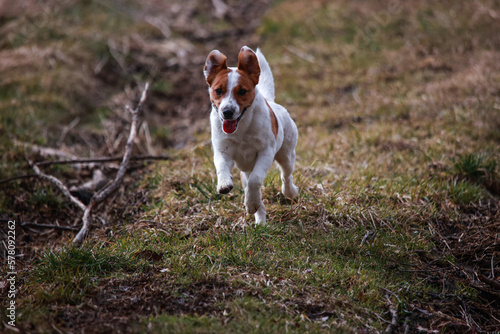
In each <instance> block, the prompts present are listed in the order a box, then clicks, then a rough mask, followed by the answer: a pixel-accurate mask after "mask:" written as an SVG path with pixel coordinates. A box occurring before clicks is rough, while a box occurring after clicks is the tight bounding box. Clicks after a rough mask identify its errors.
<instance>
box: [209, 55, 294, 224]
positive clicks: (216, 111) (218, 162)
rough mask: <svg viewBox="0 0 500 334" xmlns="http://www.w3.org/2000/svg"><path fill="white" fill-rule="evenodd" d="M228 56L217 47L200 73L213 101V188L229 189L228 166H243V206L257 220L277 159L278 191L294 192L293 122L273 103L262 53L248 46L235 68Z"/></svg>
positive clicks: (262, 218) (261, 220) (261, 215)
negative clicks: (264, 186)
mask: <svg viewBox="0 0 500 334" xmlns="http://www.w3.org/2000/svg"><path fill="white" fill-rule="evenodd" d="M226 59H227V57H226V56H225V55H223V54H222V53H220V52H219V51H218V50H214V51H212V52H211V53H210V54H209V55H208V58H207V60H206V63H205V67H204V69H203V74H205V79H206V81H207V84H208V86H209V89H208V93H209V95H210V102H211V103H212V112H211V114H210V123H211V127H212V145H213V149H214V164H215V169H216V171H217V191H218V192H219V194H227V193H229V192H230V191H231V189H233V178H232V176H231V169H232V168H233V166H234V164H235V163H236V166H237V167H238V169H240V170H241V183H242V186H243V188H244V190H245V207H246V211H247V212H248V213H249V214H255V223H256V224H259V223H265V222H266V208H265V207H264V204H263V203H262V195H261V187H262V183H263V182H264V178H265V177H266V174H267V172H268V171H269V169H270V168H271V165H272V163H273V161H274V160H276V161H277V162H278V164H279V166H280V169H281V182H282V186H281V192H282V193H283V194H284V195H285V196H286V197H288V198H294V197H295V196H296V195H297V194H298V188H297V187H296V186H295V185H294V184H293V179H292V172H293V169H294V164H295V146H296V145H297V138H298V132H297V126H296V125H295V123H294V122H293V120H292V119H291V118H290V115H289V114H288V111H287V110H286V109H285V108H283V107H282V106H281V105H279V104H277V103H275V102H274V79H273V75H272V73H271V69H270V67H269V64H268V63H267V60H266V58H265V57H264V55H263V54H262V53H261V52H260V50H259V49H257V53H255V52H253V50H252V49H250V48H249V47H247V46H244V47H243V48H241V50H240V53H239V55H238V67H237V68H236V67H227V63H226Z"/></svg>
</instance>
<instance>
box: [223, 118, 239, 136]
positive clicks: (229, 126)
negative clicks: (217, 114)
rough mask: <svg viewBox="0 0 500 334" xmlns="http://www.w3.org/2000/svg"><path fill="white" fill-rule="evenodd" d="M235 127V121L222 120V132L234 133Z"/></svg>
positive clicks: (236, 123)
mask: <svg viewBox="0 0 500 334" xmlns="http://www.w3.org/2000/svg"><path fill="white" fill-rule="evenodd" d="M237 125H238V121H237V120H224V121H223V122H222V130H224V132H225V133H233V132H234V131H236V126H237Z"/></svg>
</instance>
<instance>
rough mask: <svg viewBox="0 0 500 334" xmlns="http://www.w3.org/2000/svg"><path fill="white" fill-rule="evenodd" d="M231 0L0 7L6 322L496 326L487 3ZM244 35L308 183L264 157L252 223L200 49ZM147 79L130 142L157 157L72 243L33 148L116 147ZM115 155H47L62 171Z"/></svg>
mask: <svg viewBox="0 0 500 334" xmlns="http://www.w3.org/2000/svg"><path fill="white" fill-rule="evenodd" d="M214 4H219V5H218V7H217V8H218V10H216V9H215V7H214ZM223 4H225V5H226V6H222V7H221V5H220V1H194V0H193V1H180V0H179V1H170V2H168V3H165V2H162V1H156V0H148V1H141V2H137V1H121V0H119V1H76V0H63V1H59V0H57V1H55V0H54V1H47V2H44V3H43V4H42V3H41V2H38V1H24V2H19V3H18V4H16V5H15V6H12V5H9V6H7V5H6V4H0V13H1V14H0V36H1V39H0V72H1V73H2V75H1V76H0V156H1V157H0V164H1V167H0V188H1V192H2V196H1V197H0V222H1V225H0V227H1V228H0V231H2V232H0V235H1V238H2V240H3V243H2V245H3V246H2V253H1V254H2V259H3V261H2V273H4V274H3V275H2V276H1V277H2V278H1V279H0V288H1V289H2V295H4V292H5V293H7V292H8V291H9V288H10V281H8V280H7V278H9V275H7V273H8V272H9V271H11V270H9V268H8V261H7V260H8V255H9V254H8V237H7V236H8V233H9V232H8V231H9V226H10V225H9V221H13V220H15V222H16V223H15V224H16V229H15V232H16V239H15V252H16V257H15V261H14V262H15V269H16V271H17V275H16V282H15V287H16V289H17V290H16V294H15V298H14V299H12V298H10V297H9V298H7V299H5V300H4V301H3V302H2V308H3V309H4V310H5V311H2V312H1V313H0V314H1V319H2V326H3V328H2V331H11V332H16V331H17V332H23V333H40V332H70V333H109V332H114V333H144V332H148V333H220V332H227V333H234V332H243V333H269V332H297V333H303V332H311V333H323V332H325V333H330V332H338V333H360V332H361V333H378V332H384V331H385V332H394V333H414V332H422V333H441V332H443V333H494V332H498V331H500V311H499V310H500V276H499V275H500V274H499V273H500V246H499V245H500V243H499V240H500V211H499V209H498V207H499V198H500V197H499V196H500V177H499V166H498V162H499V158H500V157H499V152H500V151H499V149H498V148H499V143H500V97H499V96H500V35H498V33H497V32H498V30H499V29H500V23H499V22H500V21H499V17H500V5H499V4H498V2H495V1H488V0H479V1H475V2H470V3H462V2H456V1H440V2H439V3H436V2H433V1H424V0H418V1H412V2H411V4H410V3H409V2H402V1H397V0H396V1H389V2H384V1H344V0H338V1H335V2H332V1H323V0H310V1H307V2H304V1H298V0H285V1H275V2H270V1H255V2H251V3H250V2H249V3H247V2H243V1H236V0H229V1H225V2H223ZM242 45H249V46H250V47H252V48H256V47H257V46H260V47H261V49H262V51H263V53H264V54H265V55H266V57H267V59H268V61H269V63H270V65H271V68H272V70H273V73H274V76H275V82H276V100H277V102H278V103H280V104H282V105H283V106H285V107H286V108H287V109H288V111H289V112H290V114H291V116H292V117H293V119H294V120H295V122H296V123H297V126H298V129H299V137H300V138H299V143H298V146H297V163H296V171H295V174H294V175H295V180H296V183H297V185H298V186H299V188H300V195H299V197H298V198H297V199H296V200H293V201H292V200H288V199H286V198H285V197H284V196H283V195H281V194H280V193H279V190H280V180H279V172H278V170H277V169H276V168H273V169H272V170H271V172H270V173H269V175H268V177H267V178H266V181H265V186H264V188H263V197H264V202H265V203H266V208H267V212H268V224H267V225H264V226H254V225H253V217H251V216H249V215H246V214H245V212H244V207H243V197H242V195H243V190H242V188H241V183H240V182H239V178H238V177H237V174H238V173H237V171H236V170H235V171H234V179H235V188H234V189H233V191H232V193H230V194H229V195H227V196H221V195H218V194H216V178H215V171H214V167H213V161H212V149H211V146H210V133H209V120H208V115H209V111H210V105H209V100H208V94H207V86H206V84H205V82H204V78H203V74H202V68H203V64H204V61H205V58H206V56H207V55H208V53H209V52H210V50H212V49H219V50H220V51H222V52H223V53H225V54H226V55H227V56H228V62H229V64H230V65H235V63H236V61H237V53H238V51H239V49H240V48H241V46H242ZM146 82H150V85H151V88H150V90H149V92H148V98H147V100H146V103H145V106H144V108H143V112H142V113H141V115H140V117H141V124H140V126H139V132H138V135H137V138H136V141H135V145H134V148H133V153H134V155H137V156H145V155H156V156H158V155H162V156H163V158H164V159H163V160H135V161H133V162H132V163H131V166H130V169H129V171H128V173H127V176H126V178H125V180H124V185H123V186H122V187H121V188H120V190H119V191H118V192H117V193H115V194H113V195H112V196H111V197H110V198H109V199H108V200H107V201H106V202H105V203H104V204H102V205H100V206H99V207H98V208H97V209H96V210H95V213H94V224H93V225H92V229H91V232H90V234H89V236H88V238H87V239H86V240H85V242H84V244H83V245H81V246H73V245H72V243H71V240H72V238H73V237H74V236H75V230H77V229H78V228H79V226H80V225H81V216H82V212H81V211H80V209H79V208H77V207H76V206H75V205H73V204H72V203H71V202H70V201H69V200H68V199H67V198H66V197H65V196H64V195H63V194H62V193H61V192H60V191H59V190H58V189H57V188H56V187H54V186H53V185H52V184H50V183H48V182H46V181H43V180H41V179H38V178H36V177H35V176H34V175H33V174H34V172H33V169H32V168H31V167H30V162H36V161H38V162H39V161H50V160H60V159H68V158H74V157H80V158H82V157H83V158H87V157H103V156H113V157H116V156H120V155H121V154H122V152H123V149H124V145H125V142H126V138H127V136H128V130H129V126H130V115H129V113H128V111H127V109H126V108H125V106H126V105H130V106H132V107H133V106H134V105H135V104H136V103H137V101H138V98H139V96H140V92H141V90H142V89H143V87H144V85H145V83H146ZM49 148H50V149H55V150H52V151H50V150H48V149H49ZM117 167H118V163H117V162H113V163H105V164H93V165H89V164H85V165H59V164H53V165H41V168H42V169H43V171H44V172H45V173H48V174H51V175H54V176H56V177H58V178H59V179H61V180H62V181H63V182H64V183H65V184H67V185H68V187H71V186H78V185H80V184H82V183H84V182H86V181H88V180H89V179H91V177H92V174H93V173H95V171H96V170H99V171H101V172H102V173H103V174H104V175H105V176H106V177H107V178H112V177H114V175H115V174H116V171H117ZM80 195H81V194H80ZM90 195H92V193H90ZM82 196H83V195H82ZM87 200H88V198H87ZM42 224H46V225H52V226H54V225H57V226H58V227H55V228H54V227H51V228H47V227H43V226H42ZM61 227H66V228H69V230H67V229H66V230H64V229H62V228H61ZM9 300H15V302H16V323H15V325H16V327H12V326H10V327H9V326H8V325H7V323H8V321H9V318H7V303H8V301H9Z"/></svg>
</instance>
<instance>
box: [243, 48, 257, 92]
mask: <svg viewBox="0 0 500 334" xmlns="http://www.w3.org/2000/svg"><path fill="white" fill-rule="evenodd" d="M238 70H240V71H243V72H245V73H246V74H247V75H248V77H249V78H250V80H252V82H253V83H254V84H255V85H257V84H258V83H259V76H260V66H259V60H258V59H257V55H256V54H255V52H253V50H252V49H250V48H249V47H248V46H244V47H242V48H241V50H240V54H239V55H238Z"/></svg>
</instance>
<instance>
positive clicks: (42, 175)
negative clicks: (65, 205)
mask: <svg viewBox="0 0 500 334" xmlns="http://www.w3.org/2000/svg"><path fill="white" fill-rule="evenodd" d="M30 165H32V167H33V170H34V171H35V174H36V175H37V176H38V177H40V178H42V179H44V180H47V181H49V182H51V183H52V184H54V185H55V186H56V187H57V188H58V189H59V190H60V191H61V192H62V193H63V194H64V195H65V196H66V197H68V198H69V199H70V200H71V202H73V203H74V204H76V205H77V206H78V207H79V208H80V209H82V210H83V211H85V209H86V207H85V204H83V203H82V202H80V200H79V199H78V198H76V197H74V196H73V195H71V193H70V192H69V190H68V188H67V187H66V186H65V185H64V184H63V183H62V182H61V181H60V180H59V179H57V178H56V177H54V176H52V175H47V174H45V173H43V172H42V171H41V170H40V168H38V166H37V165H34V164H32V163H30Z"/></svg>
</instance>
